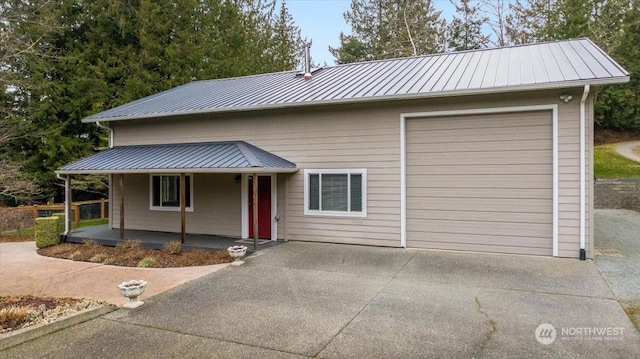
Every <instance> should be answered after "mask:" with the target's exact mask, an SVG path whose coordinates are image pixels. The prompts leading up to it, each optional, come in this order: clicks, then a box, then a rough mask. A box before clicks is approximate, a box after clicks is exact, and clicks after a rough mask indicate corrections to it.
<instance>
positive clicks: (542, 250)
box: [407, 233, 552, 256]
mask: <svg viewBox="0 0 640 359" xmlns="http://www.w3.org/2000/svg"><path fill="white" fill-rule="evenodd" d="M407 235H409V233H407ZM495 239H496V237H494V236H480V235H479V236H474V240H468V241H464V237H462V236H459V237H456V238H450V239H449V240H448V241H438V237H437V236H431V238H430V239H429V241H425V242H423V243H422V245H420V243H419V242H418V241H416V244H417V245H416V246H415V247H414V248H429V249H444V250H454V251H475V252H491V253H505V254H527V255H537V256H550V255H552V248H551V246H548V247H535V246H534V247H532V246H531V245H530V244H531V243H537V241H536V239H535V238H533V239H528V238H504V239H503V241H502V242H498V243H495V242H492V241H493V240H495ZM512 242H515V243H522V244H523V245H521V246H517V245H513V244H511V243H512Z"/></svg>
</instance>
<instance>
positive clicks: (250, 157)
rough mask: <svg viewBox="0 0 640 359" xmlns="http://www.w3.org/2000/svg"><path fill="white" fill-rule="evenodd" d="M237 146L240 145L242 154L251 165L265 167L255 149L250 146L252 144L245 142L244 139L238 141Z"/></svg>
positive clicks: (239, 148)
mask: <svg viewBox="0 0 640 359" xmlns="http://www.w3.org/2000/svg"><path fill="white" fill-rule="evenodd" d="M235 144H236V147H238V150H240V152H242V155H243V156H244V157H245V158H246V159H247V162H249V165H250V166H251V167H264V166H263V165H262V162H261V161H260V160H259V159H258V157H257V156H256V154H255V153H253V150H252V149H251V148H250V147H253V146H251V145H250V144H248V143H246V142H244V141H237V142H236V143H235Z"/></svg>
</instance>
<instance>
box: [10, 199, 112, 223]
mask: <svg viewBox="0 0 640 359" xmlns="http://www.w3.org/2000/svg"><path fill="white" fill-rule="evenodd" d="M108 203H109V200H108V199H104V198H103V199H99V200H94V201H79V202H72V203H71V216H72V218H73V220H74V222H75V225H76V228H78V227H79V226H80V206H82V205H92V204H100V219H104V218H107V213H106V208H105V207H106V205H108ZM4 209H5V210H9V211H25V212H31V213H33V218H38V217H39V216H40V214H39V213H40V211H51V212H56V213H58V212H64V203H54V204H38V205H33V206H20V207H9V208H4Z"/></svg>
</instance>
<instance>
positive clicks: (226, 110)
mask: <svg viewBox="0 0 640 359" xmlns="http://www.w3.org/2000/svg"><path fill="white" fill-rule="evenodd" d="M626 82H629V75H627V76H620V77H612V78H606V79H589V80H578V81H566V82H558V83H551V84H549V83H544V84H533V85H525V86H519V87H494V88H490V89H465V90H459V91H445V92H433V93H414V94H400V95H386V96H375V97H374V96H369V97H359V98H348V99H328V100H318V101H311V102H286V103H276V104H267V105H254V106H244V107H223V108H213V109H211V108H208V109H198V110H190V111H175V112H160V113H153V114H151V113H147V114H144V113H141V114H136V115H131V116H114V117H97V118H95V117H92V116H89V117H86V118H84V119H82V122H84V123H90V122H98V121H103V122H110V121H126V120H137V119H149V118H160V117H171V116H183V115H196V114H209V113H232V112H249V111H262V110H279V109H288V108H294V107H304V106H323V105H338V104H351V103H367V102H375V101H394V100H414V99H424V98H444V97H454V96H466V95H485V94H486V95H490V94H496V93H505V92H507V91H508V92H514V91H536V90H553V89H564V88H571V87H582V86H587V85H611V84H618V83H626ZM94 116H95V115H94Z"/></svg>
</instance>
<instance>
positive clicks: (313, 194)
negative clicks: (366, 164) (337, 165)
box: [304, 169, 367, 217]
mask: <svg viewBox="0 0 640 359" xmlns="http://www.w3.org/2000/svg"><path fill="white" fill-rule="evenodd" d="M304 192H305V195H304V213H305V214H307V215H333V216H347V217H366V215H367V209H366V207H367V171H366V170H365V169H340V170H305V171H304Z"/></svg>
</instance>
